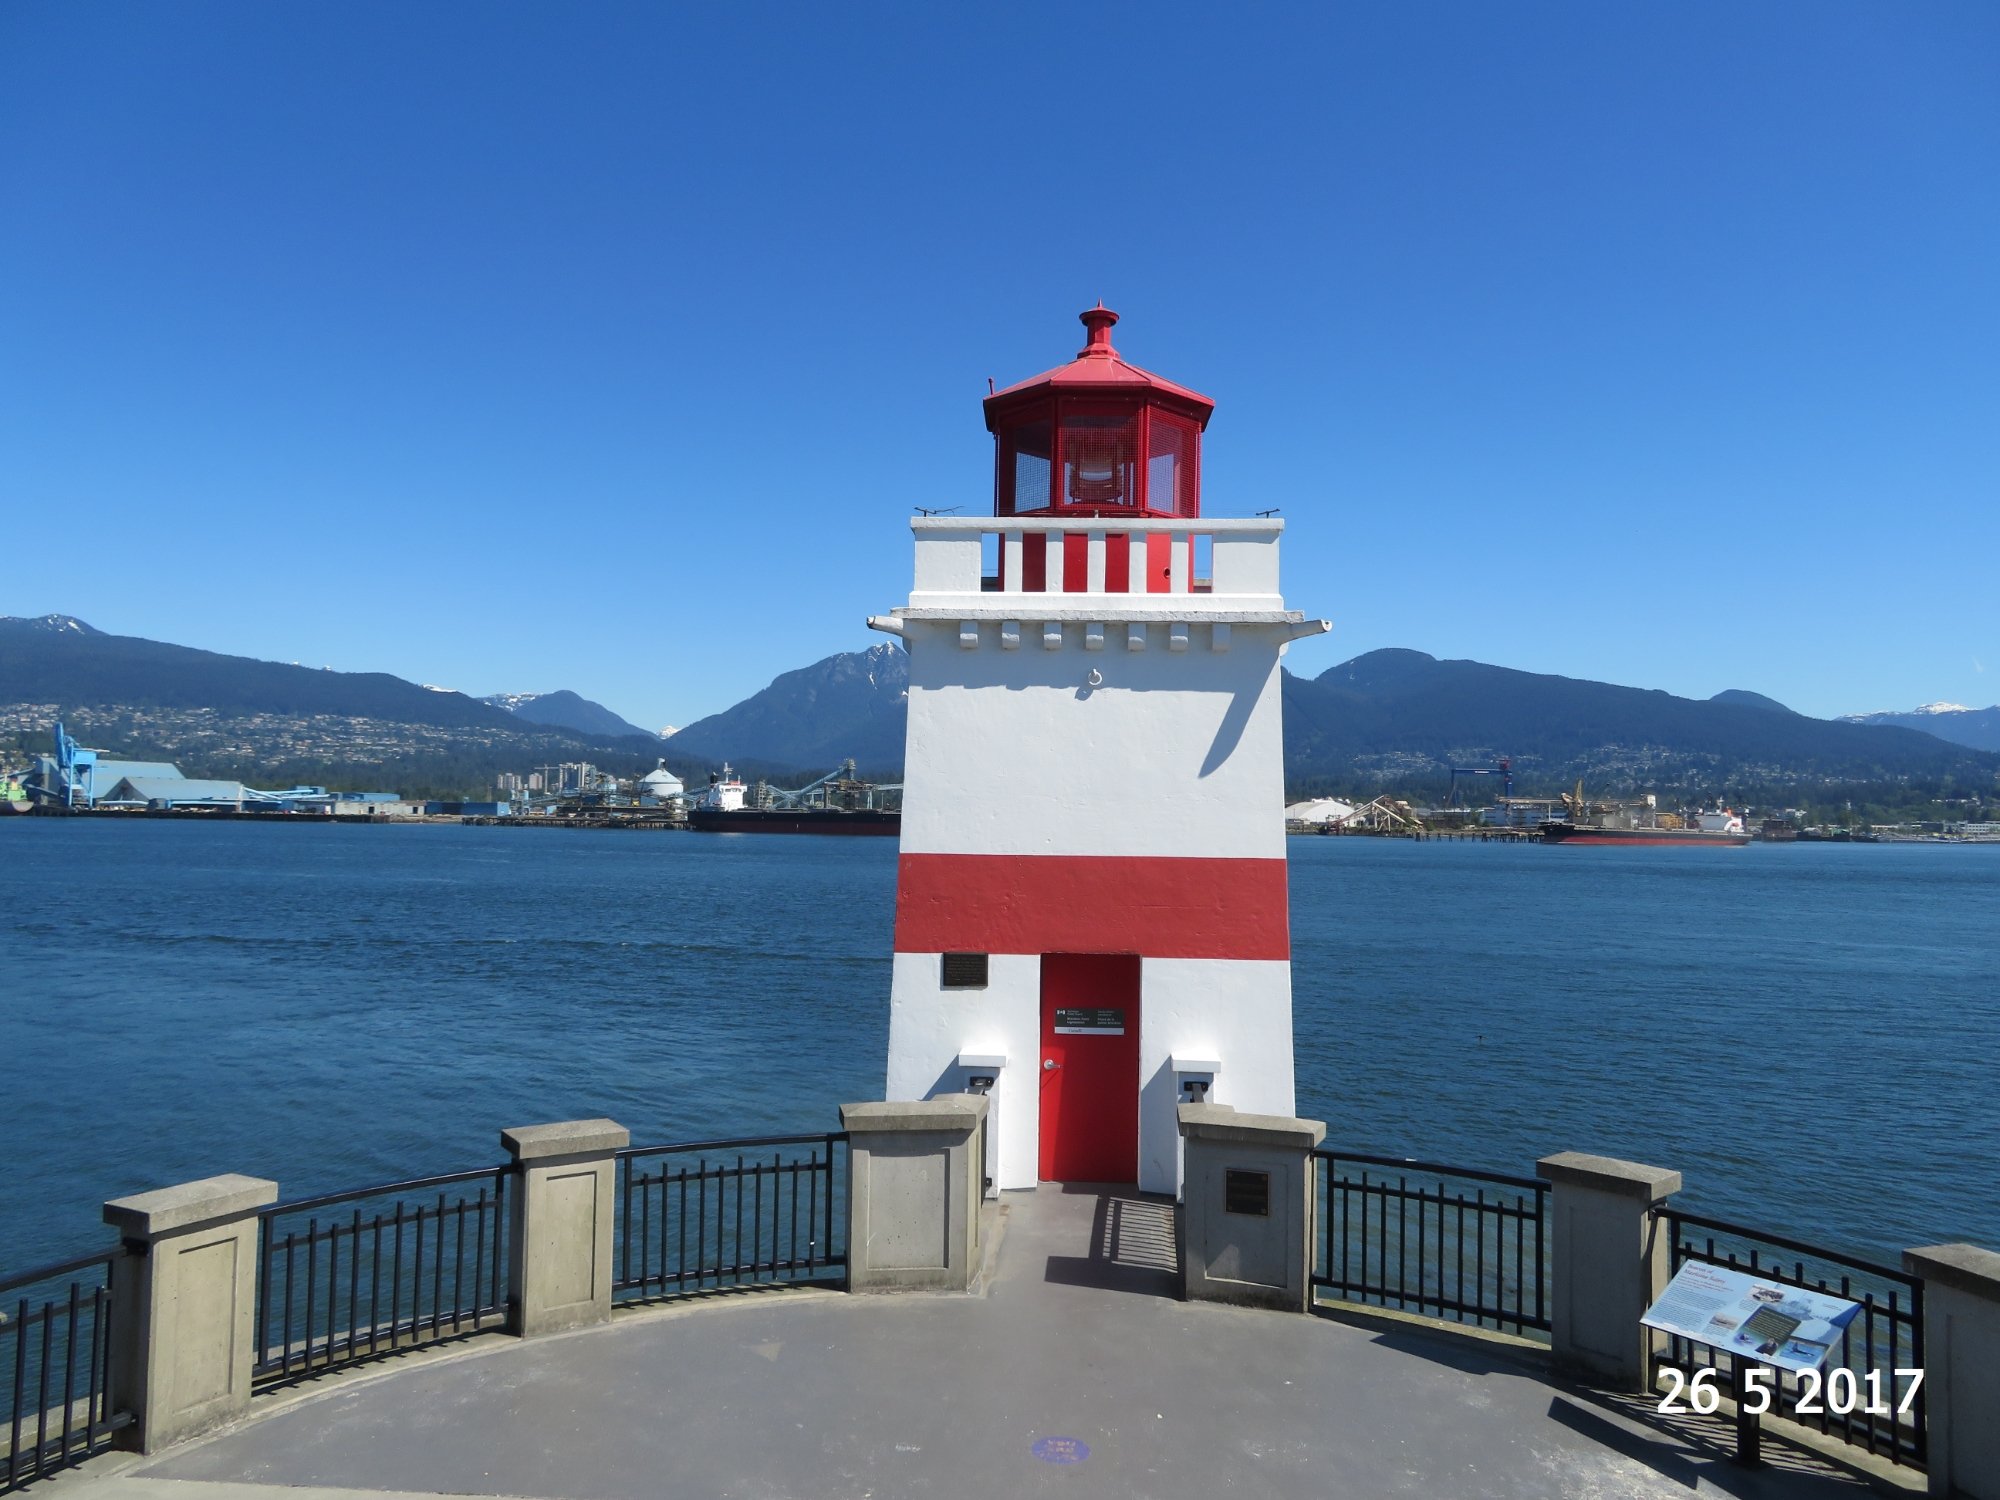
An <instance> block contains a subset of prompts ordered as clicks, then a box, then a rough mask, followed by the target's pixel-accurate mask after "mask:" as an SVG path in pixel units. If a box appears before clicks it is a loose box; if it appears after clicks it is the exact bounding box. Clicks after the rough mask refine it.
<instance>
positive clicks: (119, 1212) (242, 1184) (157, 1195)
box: [104, 1172, 278, 1240]
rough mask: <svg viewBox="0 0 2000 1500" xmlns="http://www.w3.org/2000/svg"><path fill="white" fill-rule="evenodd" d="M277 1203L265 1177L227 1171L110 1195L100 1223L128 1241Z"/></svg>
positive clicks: (273, 1187)
mask: <svg viewBox="0 0 2000 1500" xmlns="http://www.w3.org/2000/svg"><path fill="white" fill-rule="evenodd" d="M277 1201H278V1185H277V1183H275V1182H272V1181H271V1180H270V1179H269V1178H267V1177H245V1176H243V1175H242V1174H241V1173H238V1172H225V1173H223V1174H222V1176H220V1177H204V1178H202V1179H201V1180H200V1181H199V1182H183V1183H180V1184H178V1185H176V1186H174V1187H164V1188H155V1189H154V1190H153V1191H152V1192H150V1193H134V1194H132V1195H131V1196H130V1197H128V1198H113V1199H112V1200H111V1201H110V1202H108V1203H106V1204H105V1205H104V1222H105V1223H107V1224H109V1225H110V1226H111V1227H112V1228H114V1229H116V1230H117V1231H118V1232H119V1234H121V1235H123V1236H124V1237H125V1238H126V1239H128V1240H150V1239H157V1238H159V1236H161V1235H163V1234H172V1233H174V1232H176V1231H178V1230H182V1229H193V1228H195V1227H196V1226H198V1225H202V1224H213V1223H214V1222H215V1221H216V1220H218V1219H232V1218H235V1217H236V1216H237V1215H239V1214H244V1213H248V1212H250V1210H252V1209H256V1208H262V1207H264V1206H265V1205H266V1204H269V1203H276V1202H277Z"/></svg>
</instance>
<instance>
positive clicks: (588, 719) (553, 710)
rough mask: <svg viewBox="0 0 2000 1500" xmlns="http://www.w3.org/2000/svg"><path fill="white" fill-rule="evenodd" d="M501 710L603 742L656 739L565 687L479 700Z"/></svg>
mask: <svg viewBox="0 0 2000 1500" xmlns="http://www.w3.org/2000/svg"><path fill="white" fill-rule="evenodd" d="M479 701H480V702H482V703H490V704H492V705H493V706H494V707H495V708H504V709H506V710H507V712H509V713H510V714H513V715H515V716H516V717H517V718H522V719H526V720H527V721H528V722H529V723H531V724H553V725H555V726H556V727H557V728H558V729H574V730H575V731H576V732H577V733H578V734H589V735H597V736H599V737H601V738H604V739H614V740H615V739H628V738H631V737H633V736H637V737H638V738H640V739H652V738H655V736H654V734H653V732H652V731H651V730H650V729H641V728H640V727H639V726H638V725H637V724H634V723H632V722H631V721H630V720H629V719H621V718H619V717H618V715H617V714H614V713H613V712H612V711H611V710H610V709H608V708H606V707H605V706H604V705H603V704H602V703H592V702H591V701H590V700H589V699H588V698H584V697H580V696H579V695H577V694H575V693H572V692H570V691H569V689H567V688H564V689H563V690H562V691H560V692H554V693H489V694H488V695H487V696H486V697H484V698H482V699H480V700H479Z"/></svg>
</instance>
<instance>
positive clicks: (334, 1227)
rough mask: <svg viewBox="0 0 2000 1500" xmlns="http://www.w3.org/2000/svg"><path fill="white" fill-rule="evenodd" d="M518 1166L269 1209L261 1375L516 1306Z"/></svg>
mask: <svg viewBox="0 0 2000 1500" xmlns="http://www.w3.org/2000/svg"><path fill="white" fill-rule="evenodd" d="M515 1190H516V1186H515V1183H514V1180H513V1168H512V1167H511V1166H506V1167H489V1168H486V1169H483V1170H481V1171H476V1172H452V1173H448V1174H446V1175H445V1176H442V1177H420V1178H417V1179H415V1180H413V1181H410V1182H396V1183H390V1184H388V1185H387V1186H384V1187H373V1188H362V1189H359V1190H358V1191H355V1192H349V1193H329V1194H327V1195H326V1196H324V1197H319V1198H305V1199H301V1200H300V1201H298V1202H296V1203H279V1204H274V1205H273V1206H271V1207H270V1208H267V1209H264V1210H263V1211H262V1212H261V1213H259V1214H258V1216H257V1217H258V1221H259V1222H258V1241H259V1252H258V1261H257V1265H258V1276H257V1314H256V1317H257V1335H256V1355H257V1359H256V1366H255V1369H254V1371H253V1376H252V1378H253V1380H254V1381H255V1382H256V1383H258V1384H270V1383H272V1382H277V1381H283V1380H290V1379H296V1378H298V1377H300V1376H303V1375H308V1374H312V1373H315V1372H317V1371H320V1370H327V1369H332V1368H333V1367H335V1366H337V1365H343V1364H349V1363H352V1362H353V1361H355V1360H359V1359H369V1358H372V1357H374V1356H376V1355H379V1354H388V1353H392V1352H394V1351H395V1350H398V1349H407V1348H411V1347H413V1346H415V1345H417V1344H427V1343H434V1342H436V1341H437V1340H439V1339H445V1338H453V1337H457V1336H460V1335H464V1334H470V1333H477V1332H479V1331H481V1330H483V1329H487V1328H493V1327H498V1326H500V1325H502V1324H504V1323H505V1321H506V1317H507V1254H508V1248H507V1240H508V1230H509V1224H508V1201H507V1200H508V1196H509V1195H510V1194H511V1193H513V1192H514V1191H515Z"/></svg>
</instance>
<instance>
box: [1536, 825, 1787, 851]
mask: <svg viewBox="0 0 2000 1500" xmlns="http://www.w3.org/2000/svg"><path fill="white" fill-rule="evenodd" d="M1542 842H1543V843H1545V844H1632V845H1640V846H1643V847H1648V848H1663V847H1666V846H1668V845H1690V844H1692V845H1696V846H1702V847H1714V848H1718V849H1736V848H1740V847H1741V846H1742V845H1744V844H1747V843H1749V842H1750V835H1749V834H1747V833H1707V832H1704V831H1703V830H1701V829H1699V828H1579V827H1577V826H1576V825H1575V824H1573V823H1544V824H1543V825H1542Z"/></svg>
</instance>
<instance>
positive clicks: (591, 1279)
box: [500, 1120, 632, 1338]
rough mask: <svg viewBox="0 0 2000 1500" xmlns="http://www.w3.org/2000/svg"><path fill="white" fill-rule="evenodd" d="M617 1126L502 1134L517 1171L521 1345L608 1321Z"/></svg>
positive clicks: (622, 1142) (514, 1267) (511, 1272)
mask: <svg viewBox="0 0 2000 1500" xmlns="http://www.w3.org/2000/svg"><path fill="white" fill-rule="evenodd" d="M631 1143H632V1132H631V1131H629V1130H627V1129H626V1128H625V1127H624V1126H623V1125H620V1124H619V1123H618V1122H617V1121H616V1120H568V1121H564V1122H563V1123H561V1124H555V1125H517V1126H515V1127H514V1128H513V1129H511V1130H503V1131H501V1132H500V1144H501V1145H503V1146H505V1147H506V1148H507V1150H508V1152H509V1153H511V1154H512V1156H513V1158H514V1161H515V1164H516V1167H517V1172H516V1179H515V1192H514V1203H513V1208H512V1210H511V1216H512V1223H511V1225H510V1226H509V1233H508V1250H509V1254H508V1257H507V1302H508V1311H509V1315H510V1316H509V1322H510V1324H511V1326H512V1328H513V1331H514V1332H515V1333H518V1334H520V1335H521V1336H522V1337H524V1338H532V1337H534V1336H535V1335H536V1334H542V1333H557V1332H560V1331H561V1330H563V1329H565V1328H582V1327H584V1326H586V1325H588V1324H591V1323H603V1322H606V1321H608V1320H609V1318H610V1317H611V1224H612V1214H613V1209H614V1207H615V1204H614V1199H615V1198H616V1197H617V1183H616V1178H615V1177H614V1175H613V1172H612V1166H613V1162H614V1160H615V1157H614V1153H615V1152H617V1151H618V1150H619V1149H621V1148H622V1147H625V1146H629V1145H630V1144H631Z"/></svg>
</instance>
